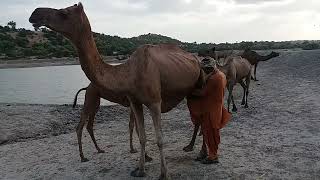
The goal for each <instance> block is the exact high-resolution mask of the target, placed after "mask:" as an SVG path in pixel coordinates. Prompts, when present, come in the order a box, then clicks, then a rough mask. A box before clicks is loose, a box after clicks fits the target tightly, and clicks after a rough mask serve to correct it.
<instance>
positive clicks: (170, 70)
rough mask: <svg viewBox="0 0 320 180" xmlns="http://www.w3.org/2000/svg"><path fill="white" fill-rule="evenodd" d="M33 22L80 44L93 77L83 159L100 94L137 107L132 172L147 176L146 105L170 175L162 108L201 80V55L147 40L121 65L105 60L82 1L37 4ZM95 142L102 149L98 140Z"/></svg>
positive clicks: (86, 68)
mask: <svg viewBox="0 0 320 180" xmlns="http://www.w3.org/2000/svg"><path fill="white" fill-rule="evenodd" d="M29 22H30V23H32V24H33V25H34V26H36V27H40V26H46V27H48V28H50V29H52V30H54V31H56V32H59V33H61V34H62V35H64V36H65V37H67V38H68V39H69V40H70V41H71V42H72V44H73V45H74V46H75V48H76V49H77V52H78V55H79V60H80V64H81V68H82V70H83V71H84V73H85V74H86V76H87V78H88V79H89V80H90V81H91V84H90V85H89V86H88V89H87V92H86V96H85V102H84V107H83V110H82V112H81V118H80V123H79V125H78V126H77V137H78V143H79V152H80V158H81V160H82V161H87V159H86V158H85V157H84V156H83V152H82V143H81V136H82V129H83V127H84V125H85V123H86V122H88V125H87V129H88V130H89V129H91V130H89V133H90V132H92V134H90V135H91V138H92V140H94V136H93V131H92V126H93V121H94V116H95V113H96V112H97V110H98V108H99V103H100V97H99V96H101V97H103V98H105V99H107V100H109V101H112V102H116V103H119V104H121V105H123V106H127V107H128V106H130V108H131V109H132V111H133V112H134V115H135V120H136V125H137V129H138V132H139V140H140V145H141V151H140V161H139V166H138V168H136V169H135V170H134V171H132V173H131V175H132V176H135V177H141V176H145V167H144V164H145V144H146V134H145V128H144V116H143V107H142V105H145V106H146V107H147V108H148V109H149V111H150V114H151V117H152V120H153V124H154V128H155V134H156V140H157V145H158V147H159V151H160V160H161V163H160V166H161V174H160V179H167V178H168V173H167V165H166V161H165V155H164V152H163V138H162V130H161V112H168V111H170V110H171V109H172V108H174V107H176V106H177V104H178V103H179V102H181V101H182V100H183V99H184V98H185V97H186V96H187V95H188V94H190V93H191V92H192V91H193V89H194V88H195V86H196V85H197V83H198V82H199V81H201V80H203V78H201V76H200V74H201V73H200V71H201V69H200V64H199V60H198V59H197V57H195V56H194V55H192V54H191V53H188V52H185V51H184V50H182V49H181V48H179V47H178V46H176V45H165V44H162V45H144V46H141V47H139V48H137V49H136V51H135V52H134V53H133V54H132V55H131V56H130V58H129V60H128V61H127V62H126V63H123V64H120V65H117V66H112V65H109V64H106V63H104V62H103V61H102V58H101V56H100V55H99V52H98V50H97V47H96V44H95V42H94V39H93V36H92V32H91V27H90V23H89V20H88V18H87V16H86V14H85V12H84V10H83V6H82V4H81V3H79V4H78V5H74V6H71V7H67V8H64V9H52V8H37V9H36V10H35V11H34V12H33V13H32V15H31V17H30V18H29ZM202 83H203V82H200V84H202ZM88 92H89V93H88ZM94 142H95V141H94ZM95 144H96V143H95ZM96 148H97V149H98V151H99V152H101V149H100V148H98V146H96Z"/></svg>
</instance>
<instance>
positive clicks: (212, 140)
mask: <svg viewBox="0 0 320 180" xmlns="http://www.w3.org/2000/svg"><path fill="white" fill-rule="evenodd" d="M206 134H208V138H206V144H207V148H208V156H207V158H206V159H203V160H202V161H201V162H202V163H203V164H213V163H218V162H219V161H218V146H219V143H220V131H219V129H214V128H207V132H206Z"/></svg>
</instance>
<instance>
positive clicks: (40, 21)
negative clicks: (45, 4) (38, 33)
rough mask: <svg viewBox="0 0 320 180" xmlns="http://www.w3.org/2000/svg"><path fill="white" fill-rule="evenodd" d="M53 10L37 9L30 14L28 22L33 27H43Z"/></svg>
mask: <svg viewBox="0 0 320 180" xmlns="http://www.w3.org/2000/svg"><path fill="white" fill-rule="evenodd" d="M53 10H54V9H51V8H37V9H35V10H34V11H33V13H32V14H31V16H30V18H29V22H30V23H32V25H33V27H40V26H43V25H45V24H46V22H47V20H48V18H49V15H50V14H52V11H53ZM50 11H51V12H50Z"/></svg>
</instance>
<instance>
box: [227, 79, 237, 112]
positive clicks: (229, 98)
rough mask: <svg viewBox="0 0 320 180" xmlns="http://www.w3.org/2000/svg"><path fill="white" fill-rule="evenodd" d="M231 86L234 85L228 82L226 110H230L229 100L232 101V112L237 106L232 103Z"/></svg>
mask: <svg viewBox="0 0 320 180" xmlns="http://www.w3.org/2000/svg"><path fill="white" fill-rule="evenodd" d="M233 86H234V83H228V91H229V94H228V100H227V103H228V112H230V103H231V101H232V104H233V107H232V111H234V112H235V111H237V107H236V105H235V103H234V100H233V94H232V91H233Z"/></svg>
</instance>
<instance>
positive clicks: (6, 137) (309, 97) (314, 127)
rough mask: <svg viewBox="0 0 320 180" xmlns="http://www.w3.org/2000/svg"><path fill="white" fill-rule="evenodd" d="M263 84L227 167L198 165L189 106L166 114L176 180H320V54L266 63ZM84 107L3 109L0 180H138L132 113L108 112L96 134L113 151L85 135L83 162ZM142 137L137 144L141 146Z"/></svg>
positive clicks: (240, 125) (154, 165)
mask: <svg viewBox="0 0 320 180" xmlns="http://www.w3.org/2000/svg"><path fill="white" fill-rule="evenodd" d="M258 79H260V81H259V82H253V83H252V86H251V88H250V90H251V91H250V97H249V106H250V107H249V108H248V109H244V108H243V107H240V101H241V96H240V95H241V94H242V92H241V87H239V86H237V87H236V89H237V95H236V100H237V104H238V109H239V111H238V113H234V114H233V118H232V120H231V122H230V123H229V124H228V125H227V127H226V128H224V129H223V130H222V135H221V136H222V139H221V141H222V142H221V145H220V163H219V164H215V165H203V164H200V163H199V162H196V161H194V158H195V157H196V155H197V153H198V151H199V150H200V147H201V138H198V139H197V143H196V147H195V151H193V152H189V153H186V152H184V151H182V148H183V147H184V146H185V145H187V144H188V142H189V140H190V137H191V134H192V124H191V122H190V119H189V114H188V110H187V108H186V105H185V102H182V103H181V104H180V105H179V106H178V107H177V108H175V109H174V110H172V111H171V112H169V113H166V114H163V116H162V123H163V133H164V140H165V155H166V160H167V164H168V170H169V175H170V177H171V178H172V179H290V180H291V179H320V131H319V129H320V121H319V119H320V118H319V117H320V110H319V109H320V96H319V94H320V83H319V82H320V51H296V52H283V53H282V54H281V56H280V57H278V58H275V59H272V60H270V61H267V62H262V63H260V64H259V66H258ZM79 111H80V107H77V108H76V109H72V108H71V106H70V105H28V104H0V118H1V121H0V143H1V145H0V174H1V176H0V179H140V178H132V177H130V171H131V170H133V169H134V168H135V167H136V165H137V163H138V156H139V153H136V154H130V153H129V134H128V109H126V108H123V107H120V106H109V107H106V106H105V107H102V108H101V109H100V111H99V113H98V114H97V118H96V121H95V134H96V137H97V140H98V143H99V144H100V146H101V147H102V148H103V149H104V150H106V153H104V154H98V153H97V152H96V150H95V148H94V146H93V143H92V142H91V139H90V137H89V135H88V133H87V132H86V131H85V132H84V138H83V145H84V154H85V156H86V157H87V158H89V159H90V161H89V162H85V163H81V162H80V158H79V153H78V144H77V140H76V134H75V131H74V130H75V126H76V125H77V122H78V121H79ZM146 127H147V128H146V129H147V139H148V143H147V148H146V149H147V151H148V152H149V154H150V155H151V156H152V157H153V158H154V160H153V161H152V162H150V163H146V172H147V177H146V178H144V179H157V178H158V176H159V174H160V164H159V153H158V148H157V146H156V144H155V136H154V131H153V127H152V122H151V120H150V116H149V115H148V114H147V115H146ZM138 145H139V144H138V141H137V137H136V136H135V147H137V149H139V146H138Z"/></svg>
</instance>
